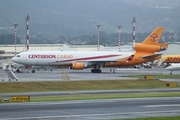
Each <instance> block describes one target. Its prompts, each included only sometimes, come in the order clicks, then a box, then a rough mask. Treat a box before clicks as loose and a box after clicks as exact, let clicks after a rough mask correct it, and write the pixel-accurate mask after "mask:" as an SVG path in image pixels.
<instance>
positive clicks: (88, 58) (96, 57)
mask: <svg viewBox="0 0 180 120" xmlns="http://www.w3.org/2000/svg"><path fill="white" fill-rule="evenodd" d="M116 56H121V55H104V56H95V57H86V58H76V59H68V60H62V61H57V62H70V61H78V60H93V59H99V58H110V57H116Z"/></svg>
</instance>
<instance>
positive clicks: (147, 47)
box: [134, 44, 167, 52]
mask: <svg viewBox="0 0 180 120" xmlns="http://www.w3.org/2000/svg"><path fill="white" fill-rule="evenodd" d="M134 49H135V50H136V51H148V52H160V51H164V50H166V49H167V47H166V44H164V45H160V44H154V45H152V44H151V45H148V44H135V48H134Z"/></svg>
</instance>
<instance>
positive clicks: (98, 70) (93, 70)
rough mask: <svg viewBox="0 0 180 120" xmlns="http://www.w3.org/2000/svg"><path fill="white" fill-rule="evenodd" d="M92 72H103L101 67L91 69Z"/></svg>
mask: <svg viewBox="0 0 180 120" xmlns="http://www.w3.org/2000/svg"><path fill="white" fill-rule="evenodd" d="M91 72H92V73H101V69H99V68H98V69H95V68H94V69H91Z"/></svg>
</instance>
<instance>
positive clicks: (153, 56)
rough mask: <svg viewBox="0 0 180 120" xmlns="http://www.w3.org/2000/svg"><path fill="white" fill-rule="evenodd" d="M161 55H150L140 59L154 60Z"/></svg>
mask: <svg viewBox="0 0 180 120" xmlns="http://www.w3.org/2000/svg"><path fill="white" fill-rule="evenodd" d="M161 55H162V54H152V55H147V56H142V59H151V58H155V57H158V56H161Z"/></svg>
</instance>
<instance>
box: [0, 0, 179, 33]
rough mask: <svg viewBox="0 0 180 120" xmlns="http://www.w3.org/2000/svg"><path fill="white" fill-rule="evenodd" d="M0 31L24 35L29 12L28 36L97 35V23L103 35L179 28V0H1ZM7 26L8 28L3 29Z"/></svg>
mask: <svg viewBox="0 0 180 120" xmlns="http://www.w3.org/2000/svg"><path fill="white" fill-rule="evenodd" d="M0 3H1V4H0V8H1V9H0V16H1V19H0V34H1V33H2V32H4V33H6V32H10V33H13V29H12V27H13V24H14V23H18V26H17V27H18V31H17V32H18V34H19V35H22V36H23V35H24V34H25V28H26V26H25V17H26V15H27V14H29V15H30V17H31V18H30V26H29V29H30V35H31V36H33V35H35V34H42V35H44V36H51V35H52V34H53V35H54V36H61V35H64V36H79V35H84V34H91V33H92V34H97V27H96V26H97V25H98V24H100V25H101V27H100V30H101V31H103V32H105V33H106V34H111V33H116V32H117V30H118V29H117V26H118V25H121V26H122V32H127V33H130V32H131V31H132V18H133V17H136V31H137V32H141V33H144V32H149V31H152V30H153V29H154V28H155V27H158V26H163V27H165V30H166V31H178V30H180V24H179V21H180V20H179V19H180V14H179V13H178V11H179V10H180V7H179V6H180V2H179V0H158V1H157V0H1V1H0ZM9 27H11V29H7V28H9Z"/></svg>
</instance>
